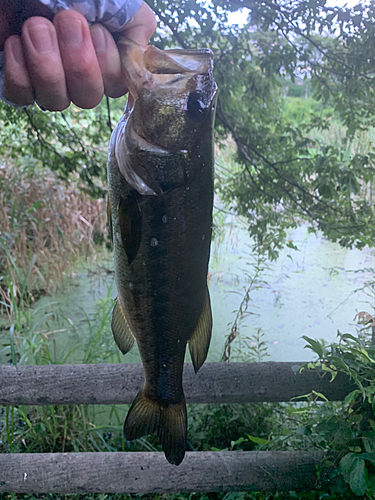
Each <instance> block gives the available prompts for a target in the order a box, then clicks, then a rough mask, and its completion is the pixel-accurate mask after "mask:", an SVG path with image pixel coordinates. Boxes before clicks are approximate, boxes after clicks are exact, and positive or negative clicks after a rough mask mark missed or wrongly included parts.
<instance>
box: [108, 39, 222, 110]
mask: <svg viewBox="0 0 375 500" xmlns="http://www.w3.org/2000/svg"><path fill="white" fill-rule="evenodd" d="M118 49H119V51H120V58H121V64H122V72H123V74H124V77H125V81H126V84H127V86H128V88H129V92H130V94H131V95H132V97H133V98H134V99H135V100H136V99H137V98H138V97H139V94H140V93H141V91H142V89H144V88H145V87H149V88H150V89H151V88H152V87H154V86H156V87H160V88H162V87H163V86H167V87H169V86H170V85H171V84H173V85H174V86H175V90H180V91H181V92H183V91H189V90H193V89H189V86H190V84H189V81H190V80H191V79H192V78H193V77H194V76H196V75H203V74H206V73H212V70H213V53H212V51H211V50H210V49H200V50H190V49H170V50H160V49H158V48H156V47H154V46H153V45H148V46H143V45H139V44H137V43H135V42H133V41H132V40H129V39H127V38H121V39H120V40H119V41H118ZM176 84H178V85H176Z"/></svg>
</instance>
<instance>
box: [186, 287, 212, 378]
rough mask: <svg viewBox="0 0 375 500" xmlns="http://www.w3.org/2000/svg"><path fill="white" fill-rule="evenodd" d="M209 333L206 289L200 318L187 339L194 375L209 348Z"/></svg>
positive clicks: (209, 305) (209, 312)
mask: <svg viewBox="0 0 375 500" xmlns="http://www.w3.org/2000/svg"><path fill="white" fill-rule="evenodd" d="M211 332H212V313H211V302H210V295H209V293H208V288H207V292H206V298H205V301H204V304H203V309H202V313H201V316H200V318H199V321H198V324H197V326H196V327H195V330H194V332H193V333H192V335H191V337H190V339H189V351H190V356H191V360H192V362H193V366H194V370H195V373H197V371H198V370H199V368H200V367H201V366H202V365H203V363H204V362H205V360H206V357H207V352H208V348H209V346H210V340H211Z"/></svg>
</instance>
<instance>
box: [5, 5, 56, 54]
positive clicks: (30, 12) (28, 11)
mask: <svg viewBox="0 0 375 500" xmlns="http://www.w3.org/2000/svg"><path fill="white" fill-rule="evenodd" d="M21 7H22V8H20V4H19V2H16V1H15V0H0V9H1V12H0V50H3V48H4V44H5V40H6V39H7V38H8V36H10V35H16V34H17V35H20V34H21V28H22V24H23V23H24V21H26V19H28V18H29V17H32V16H42V17H46V18H47V19H52V17H53V14H52V12H51V10H50V9H49V8H48V7H47V6H46V5H43V4H42V3H40V1H38V0H27V2H25V1H23V2H22V6H21Z"/></svg>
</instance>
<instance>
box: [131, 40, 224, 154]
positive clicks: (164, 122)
mask: <svg viewBox="0 0 375 500" xmlns="http://www.w3.org/2000/svg"><path fill="white" fill-rule="evenodd" d="M160 53H161V54H160ZM145 67H146V68H147V70H148V71H149V72H150V75H149V78H148V80H147V82H145V83H144V84H143V86H142V87H141V89H140V98H139V99H138V100H137V102H136V105H135V108H134V115H133V117H134V121H133V123H134V127H135V130H136V131H137V132H138V133H139V135H141V136H142V137H144V138H145V139H146V140H148V141H149V142H150V143H152V144H157V145H158V146H160V147H162V148H166V149H170V150H178V149H180V150H181V149H182V150H183V149H189V145H193V144H194V143H195V142H197V141H200V140H201V137H202V132H205V131H206V130H207V128H208V129H209V128H210V127H211V121H212V120H211V118H212V112H213V107H214V106H213V104H214V97H215V94H216V90H217V87H216V83H215V81H214V79H213V75H212V70H213V67H212V52H211V51H210V50H209V49H202V50H194V51H193V50H169V51H164V52H162V51H159V50H158V49H155V47H149V48H148V49H147V51H146V52H145ZM203 135H205V134H203Z"/></svg>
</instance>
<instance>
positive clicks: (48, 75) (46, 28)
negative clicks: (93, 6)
mask: <svg viewBox="0 0 375 500" xmlns="http://www.w3.org/2000/svg"><path fill="white" fill-rule="evenodd" d="M24 3H26V2H24ZM14 4H15V2H14V1H13V0H6V1H5V5H4V6H3V7H2V11H1V12H0V50H2V49H4V77H3V87H2V93H3V95H4V97H5V98H6V99H7V100H9V101H11V102H13V103H14V104H17V105H19V106H24V105H29V104H32V103H33V102H34V101H36V102H37V103H38V104H39V105H40V106H41V107H42V108H44V109H47V110H50V111H62V110H64V109H66V108H67V107H68V106H69V104H70V102H71V101H72V102H73V103H74V104H76V105H77V106H79V107H81V108H84V109H89V108H93V107H95V106H96V105H97V104H99V102H100V101H101V99H102V97H103V94H104V93H105V94H106V95H108V96H109V97H120V96H122V95H124V94H125V93H126V92H127V89H126V87H125V86H124V83H123V77H122V74H121V64H120V56H119V52H118V50H117V46H116V43H115V41H114V39H113V37H112V35H111V34H110V33H109V31H108V30H107V29H106V28H105V27H104V26H102V25H100V24H93V25H91V26H90V27H89V25H88V23H87V21H86V19H85V18H84V17H83V16H82V15H81V14H80V13H78V12H76V11H74V10H63V11H60V12H59V13H58V14H56V15H55V16H54V17H53V16H52V15H51V13H50V11H49V10H48V9H47V8H46V7H45V6H44V5H42V4H41V3H40V2H38V1H37V0H28V3H27V9H26V8H25V9H24V10H23V11H22V13H21V18H20V13H19V12H17V13H16V12H15V8H14ZM24 19H26V20H25V21H24ZM22 21H24V22H23V24H22V29H21V33H20V34H13V33H17V31H19V26H17V23H18V24H20V23H22ZM155 29H156V20H155V16H154V13H153V12H152V10H151V9H150V7H149V6H148V5H147V4H146V3H145V2H144V3H143V4H142V5H141V7H140V8H139V10H138V11H137V12H136V13H135V15H134V16H133V18H132V19H131V20H130V21H129V22H128V23H127V24H126V25H125V26H124V29H123V31H121V32H120V33H117V36H118V37H119V38H121V37H123V36H125V37H127V38H130V39H131V40H133V41H135V42H137V43H139V44H141V45H147V44H148V42H149V40H150V38H151V36H152V34H153V33H154V31H155Z"/></svg>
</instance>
